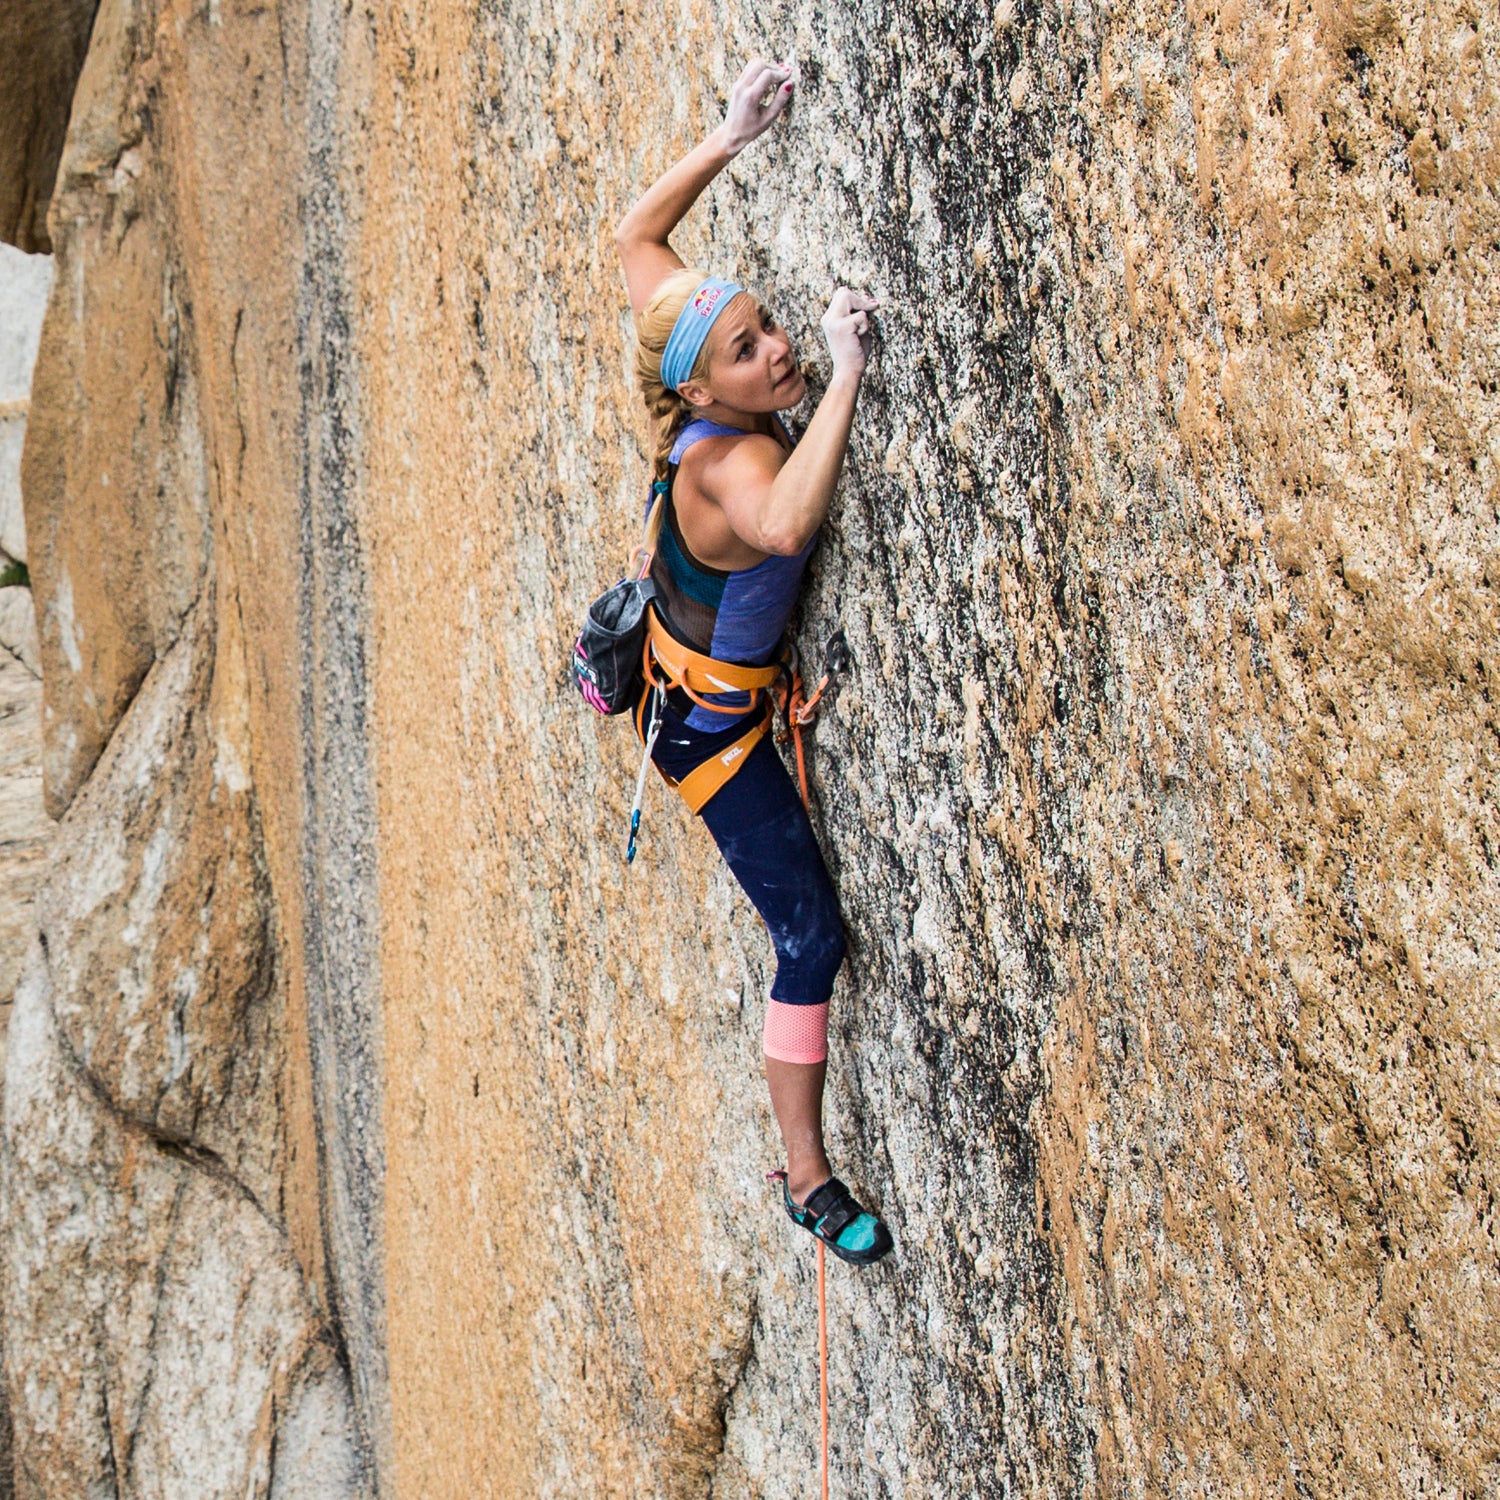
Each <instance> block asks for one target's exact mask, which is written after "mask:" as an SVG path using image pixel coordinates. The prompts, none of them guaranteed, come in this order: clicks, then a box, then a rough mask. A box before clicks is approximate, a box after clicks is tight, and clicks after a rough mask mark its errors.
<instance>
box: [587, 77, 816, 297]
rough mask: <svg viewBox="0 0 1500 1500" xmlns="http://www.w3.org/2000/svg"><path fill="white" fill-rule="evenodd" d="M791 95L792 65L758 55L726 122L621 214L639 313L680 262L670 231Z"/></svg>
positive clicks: (619, 241) (620, 236)
mask: <svg viewBox="0 0 1500 1500" xmlns="http://www.w3.org/2000/svg"><path fill="white" fill-rule="evenodd" d="M768 89H774V93H772V95H771V98H770V100H769V102H767V103H765V104H762V103H761V99H762V98H763V97H764V96H765V94H766V91H767V90H768ZM791 97H792V81H791V68H790V67H789V66H788V65H787V64H785V63H768V62H762V61H761V60H760V59H759V58H757V59H756V60H755V61H754V62H752V63H751V64H750V65H749V66H748V67H747V68H746V69H745V71H744V72H743V73H741V74H740V77H739V81H738V82H737V83H736V84H735V86H734V88H733V89H732V90H731V91H730V95H729V108H728V109H727V110H726V111H725V114H724V123H723V124H722V125H720V126H719V128H718V129H717V130H715V131H714V132H713V134H712V135H710V136H709V137H708V139H707V140H706V141H704V142H703V143H702V144H701V145H698V146H696V147H694V148H693V150H692V151H690V152H689V153H688V154H687V155H686V156H685V157H683V159H682V160H681V161H680V162H678V163H677V165H676V166H674V167H673V168H672V169H671V170H670V171H669V172H667V173H666V174H665V175H664V176H662V177H659V178H658V179H657V180H656V181H655V182H654V183H652V185H651V186H650V187H649V188H648V189H647V190H646V192H645V193H644V194H643V195H642V197H641V198H640V200H639V201H638V202H637V203H636V205H635V207H634V208H632V209H631V210H630V212H629V213H628V214H626V215H625V217H624V218H623V219H621V220H620V222H619V224H618V225H617V226H616V228H615V246H616V248H617V249H618V250H619V252H620V260H621V261H622V262H623V264H624V266H625V283H626V286H627V287H628V288H629V291H630V306H631V309H632V310H633V311H634V312H635V313H636V314H637V315H639V313H640V312H641V310H642V308H644V307H645V305H646V304H647V302H649V301H650V300H651V294H652V293H653V292H654V291H655V290H656V289H657V287H658V286H660V285H661V283H662V281H663V279H664V278H665V277H667V276H670V275H671V274H672V272H673V271H677V270H681V268H682V258H681V257H680V256H679V255H678V254H677V252H676V251H675V250H674V249H673V248H672V246H671V244H670V243H669V241H668V236H669V235H670V234H671V233H672V231H673V230H674V229H676V227H677V226H678V224H680V223H681V222H682V219H683V217H684V215H685V214H686V213H687V211H688V210H689V209H690V208H691V207H692V206H693V204H694V203H696V202H697V201H698V195H699V194H700V193H701V192H702V191H703V189H704V188H706V187H707V186H708V184H709V183H710V182H712V181H713V180H714V178H715V177H717V176H718V174H719V173H720V172H722V171H723V170H724V168H725V167H726V166H727V165H728V164H729V161H730V159H731V158H732V157H734V156H737V155H738V154H739V153H740V152H741V151H742V150H744V148H745V147H746V146H748V145H749V144H750V142H751V141H753V140H754V139H755V138H756V137H757V136H759V135H763V134H764V133H765V132H766V131H767V130H769V129H770V128H771V125H772V123H773V122H774V121H775V119H776V117H777V116H778V115H779V114H780V113H781V112H782V110H783V109H785V108H786V106H787V105H788V103H790V102H791Z"/></svg>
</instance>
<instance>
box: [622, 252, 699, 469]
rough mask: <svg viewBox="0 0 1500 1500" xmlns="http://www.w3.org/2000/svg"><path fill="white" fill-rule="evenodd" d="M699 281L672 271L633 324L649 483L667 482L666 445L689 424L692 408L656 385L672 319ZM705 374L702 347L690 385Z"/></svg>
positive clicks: (668, 452)
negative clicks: (646, 423)
mask: <svg viewBox="0 0 1500 1500" xmlns="http://www.w3.org/2000/svg"><path fill="white" fill-rule="evenodd" d="M703 280H704V273H703V272H702V271H695V270H693V269H692V268H691V267H685V268H684V269H682V270H681V271H674V272H673V273H672V274H671V275H670V276H668V277H667V278H666V280H665V281H663V282H662V284H661V285H660V286H659V287H657V289H656V291H655V292H654V293H653V294H652V297H651V300H650V301H649V302H648V303H647V304H646V305H645V307H644V308H643V309H642V310H641V315H640V317H638V318H637V319H636V324H635V378H636V380H637V381H638V382H639V384H640V388H641V398H642V400H644V401H645V403H646V410H647V411H648V412H649V413H650V414H651V427H652V437H653V443H652V454H651V468H652V474H651V477H652V478H653V479H665V478H666V477H667V460H668V459H669V458H670V457H671V456H672V444H673V443H674V442H676V441H677V434H678V433H679V432H681V431H682V429H683V428H684V427H686V426H687V424H688V422H689V421H691V420H692V416H693V407H692V406H691V404H690V403H689V402H687V401H684V400H683V398H682V397H681V396H679V395H678V394H677V392H676V391H669V390H668V389H667V388H666V386H664V385H663V384H662V381H661V357H662V355H663V354H665V353H666V349H667V340H668V339H669V338H671V337H672V329H673V327H674V326H675V325H676V323H677V317H678V314H679V313H681V311H682V310H683V308H684V307H686V306H687V304H688V298H689V297H691V296H692V295H693V293H694V292H695V291H696V290H697V288H698V285H699V283H700V282H702V281H703ZM707 372H708V346H707V345H706V344H705V345H704V347H703V349H702V350H701V351H700V352H699V354H698V359H697V361H696V363H695V364H694V365H693V379H694V380H702V379H704V378H705V376H706V375H707Z"/></svg>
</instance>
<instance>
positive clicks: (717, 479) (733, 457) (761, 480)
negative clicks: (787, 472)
mask: <svg viewBox="0 0 1500 1500" xmlns="http://www.w3.org/2000/svg"><path fill="white" fill-rule="evenodd" d="M693 446H694V448H697V449H701V450H703V457H702V459H701V461H700V465H699V467H698V473H697V474H696V475H695V476H694V477H695V478H696V479H697V481H698V487H699V488H700V489H701V490H702V491H703V493H704V495H705V496H707V497H708V498H709V499H710V500H716V501H717V500H719V499H720V498H721V497H722V496H724V495H726V494H730V495H743V494H744V493H745V492H746V491H753V490H756V489H759V488H762V487H763V486H766V485H769V484H770V483H771V482H772V481H773V480H774V479H775V478H776V476H777V475H778V474H779V473H780V472H781V466H782V465H783V464H784V463H785V462H786V457H787V456H786V451H785V450H784V449H783V448H782V446H781V444H780V443H778V442H777V441H776V439H775V438H773V437H767V436H765V435H764V434H763V433H759V432H748V433H746V434H745V435H744V436H743V437H715V438H706V439H704V441H703V442H701V443H695V444H694V445H693ZM691 452H692V449H689V453H691Z"/></svg>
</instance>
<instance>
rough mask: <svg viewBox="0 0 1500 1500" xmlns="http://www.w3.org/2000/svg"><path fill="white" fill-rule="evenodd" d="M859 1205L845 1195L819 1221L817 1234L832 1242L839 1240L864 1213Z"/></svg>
mask: <svg viewBox="0 0 1500 1500" xmlns="http://www.w3.org/2000/svg"><path fill="white" fill-rule="evenodd" d="M863 1212H864V1209H862V1208H861V1207H860V1206H859V1204H858V1203H856V1202H855V1201H854V1199H853V1198H851V1197H850V1196H849V1195H848V1193H845V1194H844V1196H843V1197H842V1198H840V1199H839V1201H838V1202H837V1203H835V1204H834V1205H833V1207H832V1208H830V1209H829V1210H828V1212H827V1213H826V1214H824V1215H823V1217H822V1218H820V1219H819V1220H818V1224H817V1233H819V1234H820V1235H823V1236H824V1237H825V1238H827V1239H830V1240H837V1239H838V1237H839V1236H840V1235H841V1234H842V1233H843V1232H844V1230H846V1229H847V1228H848V1227H849V1226H850V1225H851V1224H852V1223H853V1222H854V1221H855V1220H856V1219H857V1218H858V1217H859V1216H860V1215H861V1214H862V1213H863Z"/></svg>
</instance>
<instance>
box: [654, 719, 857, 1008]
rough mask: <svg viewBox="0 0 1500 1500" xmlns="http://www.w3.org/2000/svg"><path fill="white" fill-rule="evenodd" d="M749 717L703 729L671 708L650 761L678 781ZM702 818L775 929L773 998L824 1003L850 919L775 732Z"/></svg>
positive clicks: (723, 747) (736, 735)
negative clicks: (843, 914)
mask: <svg viewBox="0 0 1500 1500" xmlns="http://www.w3.org/2000/svg"><path fill="white" fill-rule="evenodd" d="M748 723H749V720H747V719H745V718H743V717H737V718H735V719H734V720H733V721H732V722H731V723H730V725H729V727H728V728H726V729H722V730H718V731H716V732H711V733H706V732H704V731H703V730H700V729H693V728H691V727H690V726H689V725H687V724H685V723H684V722H683V720H682V717H681V715H679V714H678V713H677V712H676V711H675V710H674V709H673V708H672V707H670V706H668V708H667V710H666V719H665V721H664V722H663V724H662V727H661V732H660V733H659V734H658V735H657V738H656V748H655V749H654V750H653V751H652V754H651V758H652V760H654V761H655V762H656V764H657V765H658V766H660V767H661V769H662V770H663V771H665V772H666V773H667V775H669V776H671V777H672V778H673V779H674V780H677V781H681V780H682V778H683V777H684V776H686V775H687V774H688V772H689V771H692V770H694V769H695V768H696V767H698V766H700V765H702V764H703V762H704V761H706V760H707V759H708V758H709V757H710V756H711V755H716V754H717V753H718V752H719V751H721V750H726V749H728V747H729V746H730V745H732V744H733V743H734V742H735V740H737V739H738V738H739V737H740V735H741V734H743V733H744V732H745V728H746V725H747V724H748ZM699 816H700V817H701V818H702V819H703V821H704V822H705V823H706V824H707V825H708V831H709V832H710V833H711V834H712V835H713V837H714V842H715V843H716V844H717V845H718V846H719V852H720V853H721V854H722V855H723V856H724V862H725V863H726V864H727V865H728V866H729V868H730V869H731V870H732V871H733V872H734V878H735V879H736V880H738V881H739V883H740V886H741V888H742V889H743V890H744V892H745V894H746V895H747V896H748V897H749V898H750V900H751V902H752V903H753V904H754V906H755V909H756V911H758V912H759V913H760V915H761V918H762V920H763V921H764V922H765V924H766V927H767V929H768V930H769V931H770V934H771V945H772V947H774V948H775V950H776V981H775V983H774V984H772V986H771V998H772V999H773V1000H779V1001H781V1003H782V1004H784V1005H826V1004H827V1003H828V997H829V995H830V994H831V993H832V992H833V979H834V975H835V974H837V973H838V971H839V965H840V964H841V963H843V961H844V924H843V920H842V918H841V917H840V916H839V903H838V897H837V896H836V895H835V893H834V889H833V882H832V881H831V880H830V879H829V878H828V870H827V867H826V866H825V865H824V863H823V855H822V851H821V850H820V849H819V848H818V841H817V838H816V837H815V836H814V834H813V829H812V824H811V823H810V822H809V821H808V818H807V812H806V810H805V809H804V808H803V806H802V799H801V798H800V797H799V796H798V795H797V789H796V787H795V786H794V785H793V784H792V778H791V777H790V776H789V775H787V771H786V767H785V766H784V765H782V763H781V757H780V756H779V755H778V754H777V753H776V747H775V745H774V744H773V743H772V736H771V735H770V734H767V735H766V736H765V737H764V738H762V739H761V740H760V741H759V743H758V744H757V745H756V747H755V749H754V750H752V751H751V752H750V754H749V756H748V757H747V758H746V760H745V764H744V765H743V766H742V767H741V768H740V770H739V772H738V774H736V775H735V776H734V777H732V778H731V779H730V780H729V781H728V782H726V783H725V785H724V786H722V787H721V788H720V789H719V790H718V791H717V792H715V793H714V795H713V796H712V797H711V798H710V799H709V800H708V802H707V803H706V804H705V805H704V807H703V811H702V812H701V813H700V814H699Z"/></svg>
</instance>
